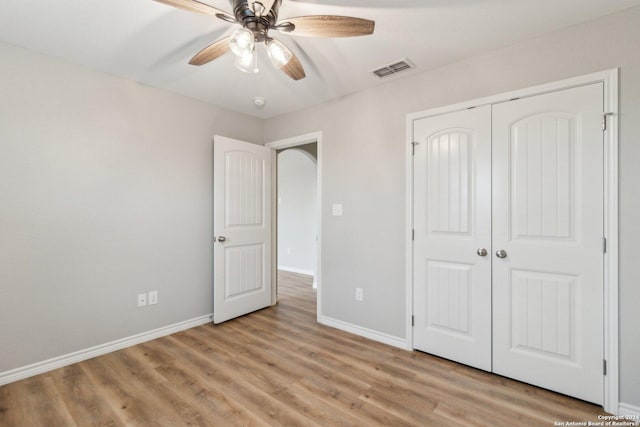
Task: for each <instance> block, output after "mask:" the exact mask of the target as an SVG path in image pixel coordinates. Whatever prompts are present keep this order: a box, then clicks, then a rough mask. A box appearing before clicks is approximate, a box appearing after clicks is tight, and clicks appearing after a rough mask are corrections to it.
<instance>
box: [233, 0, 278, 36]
mask: <svg viewBox="0 0 640 427" xmlns="http://www.w3.org/2000/svg"><path fill="white" fill-rule="evenodd" d="M256 3H259V2H256ZM281 4H282V0H275V1H274V2H273V7H272V8H271V10H269V11H268V12H267V13H265V14H264V15H262V16H259V15H257V14H256V13H255V12H254V11H253V10H252V9H251V6H250V5H249V1H248V0H232V6H233V14H234V15H235V17H236V20H237V21H238V22H239V23H240V24H242V26H243V27H244V28H246V29H248V30H250V31H251V32H252V33H253V34H254V36H255V39H256V41H257V42H263V41H265V40H268V39H269V36H268V32H269V29H270V28H271V27H273V26H274V25H275V24H276V21H277V20H278V10H279V9H280V5H281Z"/></svg>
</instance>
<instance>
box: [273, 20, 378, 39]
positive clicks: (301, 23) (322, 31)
mask: <svg viewBox="0 0 640 427" xmlns="http://www.w3.org/2000/svg"><path fill="white" fill-rule="evenodd" d="M288 24H293V25H294V26H295V28H294V29H293V30H292V33H291V34H293V35H295V36H308V37H356V36H366V35H369V34H373V30H374V28H375V24H376V23H375V22H374V21H369V20H368V19H362V18H353V17H351V16H332V15H314V16H300V17H298V18H291V19H287V20H285V21H284V22H282V23H280V24H278V25H277V26H275V27H274V28H275V29H278V27H281V28H282V30H283V31H287V30H289V31H291V30H290V28H291V27H290V26H289V25H288Z"/></svg>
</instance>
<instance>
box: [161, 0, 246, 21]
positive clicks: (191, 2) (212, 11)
mask: <svg viewBox="0 0 640 427" xmlns="http://www.w3.org/2000/svg"><path fill="white" fill-rule="evenodd" d="M155 1H157V2H158V3H162V4H166V5H169V6H173V7H177V8H178V9H182V10H187V11H189V12H197V13H202V14H205V15H211V16H217V15H222V16H224V17H226V18H229V19H231V20H233V21H234V22H235V20H236V19H235V18H234V17H233V16H231V15H230V14H229V13H227V12H225V11H224V10H220V9H216V8H215V7H213V6H209V5H208V4H205V3H201V2H199V1H198V0H155ZM221 19H223V18H221ZM225 20H227V19H225Z"/></svg>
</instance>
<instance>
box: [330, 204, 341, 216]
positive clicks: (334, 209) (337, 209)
mask: <svg viewBox="0 0 640 427" xmlns="http://www.w3.org/2000/svg"><path fill="white" fill-rule="evenodd" d="M331 213H332V215H333V216H342V205H341V204H340V203H334V204H333V206H331Z"/></svg>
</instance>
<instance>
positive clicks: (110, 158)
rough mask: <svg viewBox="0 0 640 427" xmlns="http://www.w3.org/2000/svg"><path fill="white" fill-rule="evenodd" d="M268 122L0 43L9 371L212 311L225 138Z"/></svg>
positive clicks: (1, 231) (1, 237)
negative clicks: (216, 188) (221, 140)
mask: <svg viewBox="0 0 640 427" xmlns="http://www.w3.org/2000/svg"><path fill="white" fill-rule="evenodd" d="M262 126H263V123H262V121H261V120H258V119H254V118H250V117H247V116H243V115H240V114H237V113H231V112H229V111H225V110H222V109H219V108H215V107H212V106H210V105H207V104H204V103H202V102H199V101H195V100H192V99H189V98H185V97H182V96H177V95H173V94H170V93H167V92H162V91H159V90H156V89H152V88H149V87H145V86H141V85H139V84H137V83H134V82H131V81H126V80H121V79H117V78H113V77H110V76H107V75H104V74H100V73H96V72H94V71H90V70H87V69H84V68H81V67H78V66H75V65H71V64H68V63H66V62H62V61H59V60H55V59H51V58H48V57H44V56H41V55H38V54H33V53H29V52H27V51H25V50H21V49H17V48H13V47H10V46H8V45H2V44H0V372H3V371H7V370H10V369H13V368H17V367H21V366H25V365H28V364H30V363H34V362H39V361H42V360H45V359H48V358H51V357H55V356H59V355H63V354H67V353H70V352H73V351H76V350H81V349H85V348H87V347H91V346H94V345H97V344H103V343H105V342H109V341H112V340H116V339H120V338H124V337H128V336H131V335H134V334H137V333H140V332H144V331H149V330H152V329H155V328H159V327H162V326H166V325H169V324H173V323H176V322H179V321H183V320H188V319H192V318H195V317H198V316H202V315H206V314H209V313H211V311H212V287H211V283H212V282H211V280H212V279H211V270H212V263H211V255H212V244H211V236H212V214H211V211H212V195H211V191H212V185H211V182H212V155H213V144H212V140H213V135H214V134H222V135H227V136H230V137H235V138H239V139H244V140H248V141H254V142H261V141H262V132H263V128H262ZM150 290H158V291H159V304H158V305H155V306H147V307H144V308H137V307H136V295H137V294H138V293H141V292H147V291H150Z"/></svg>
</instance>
